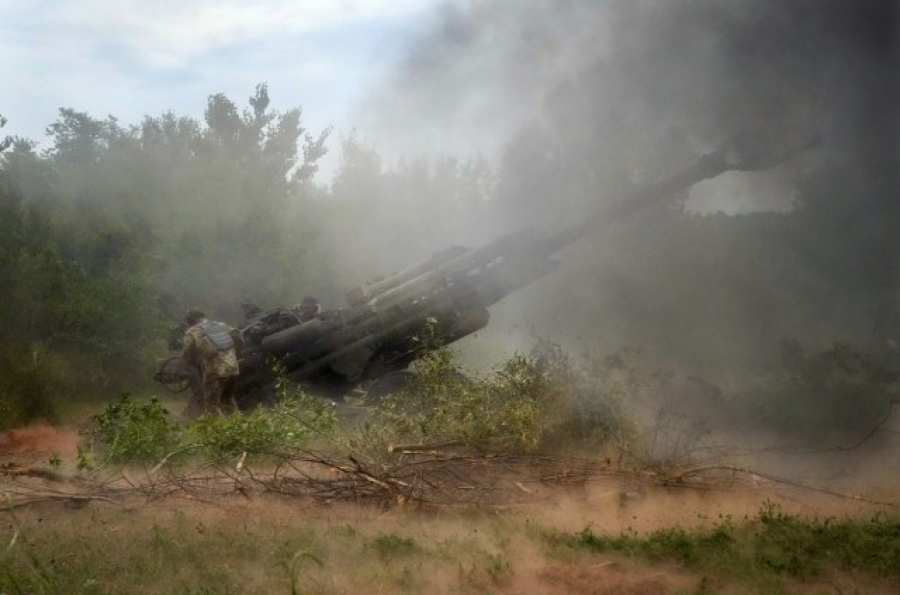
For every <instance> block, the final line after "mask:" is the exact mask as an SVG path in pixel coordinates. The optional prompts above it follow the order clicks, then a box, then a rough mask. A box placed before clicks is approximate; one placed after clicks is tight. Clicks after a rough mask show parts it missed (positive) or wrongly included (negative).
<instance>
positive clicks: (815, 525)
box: [551, 502, 900, 580]
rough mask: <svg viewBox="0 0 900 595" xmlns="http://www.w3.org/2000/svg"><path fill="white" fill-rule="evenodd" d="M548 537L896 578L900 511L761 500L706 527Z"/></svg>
mask: <svg viewBox="0 0 900 595" xmlns="http://www.w3.org/2000/svg"><path fill="white" fill-rule="evenodd" d="M551 541H553V542H556V543H561V544H563V545H564V546H565V547H567V548H571V549H575V550H587V551H591V552H603V553H618V554H624V555H627V556H632V557H638V558H643V559H646V560H649V561H663V560H665V561H673V562H678V563H681V564H684V565H685V566H688V567H690V568H694V569H697V570H701V571H703V572H712V573H717V574H720V575H722V576H729V577H745V578H746V577H765V576H768V577H773V576H775V577H791V578H796V579H801V580H805V579H809V578H813V577H816V576H819V575H820V574H821V573H822V572H823V571H825V570H826V569H838V570H843V571H858V572H864V573H867V574H870V575H872V576H877V577H882V578H888V579H900V519H897V518H889V517H887V516H884V515H880V514H879V515H876V516H874V517H872V518H870V519H867V520H857V519H844V520H838V519H833V518H830V519H825V520H818V519H807V518H803V517H799V516H795V515H790V514H786V513H784V512H782V510H781V508H780V507H779V506H778V505H776V504H772V503H771V502H766V503H764V504H763V505H762V507H761V508H760V510H759V512H758V514H757V515H756V517H754V518H753V519H749V520H747V521H746V522H743V523H740V524H735V523H733V522H732V521H731V520H730V519H724V520H723V521H722V522H720V523H717V524H716V525H715V526H714V527H712V528H711V529H695V530H687V529H683V528H679V527H674V528H665V529H660V530H658V531H653V532H651V533H648V534H645V535H639V534H637V533H635V532H633V531H628V532H624V533H621V534H619V535H605V534H602V533H597V532H595V531H594V530H593V529H592V528H591V527H586V528H585V529H584V530H582V531H579V532H578V533H575V534H573V535H563V536H555V537H552V538H551Z"/></svg>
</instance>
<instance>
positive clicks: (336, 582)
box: [0, 497, 900, 595]
mask: <svg viewBox="0 0 900 595" xmlns="http://www.w3.org/2000/svg"><path fill="white" fill-rule="evenodd" d="M588 511H589V509H588V508H585V512H588ZM535 514H537V516H535ZM540 515H541V511H539V510H537V511H536V510H532V511H529V512H528V516H525V515H520V514H516V513H508V514H504V515H502V516H496V515H491V514H471V513H470V514H453V513H447V514H441V515H437V516H435V515H422V514H411V513H405V512H399V513H390V514H384V513H383V512H382V511H376V510H369V509H365V508H358V507H352V506H344V507H330V506H316V507H313V508H304V507H302V506H300V505H299V504H298V503H297V502H296V501H287V500H282V499H276V498H274V497H271V498H261V499H260V500H259V501H256V502H249V503H248V502H243V501H240V500H238V499H230V500H223V501H220V502H218V503H217V506H210V505H208V504H201V503H197V502H172V503H170V504H168V505H165V504H164V505H160V506H150V507H141V508H137V509H122V508H113V507H109V506H106V505H92V506H91V507H88V508H84V509H80V510H67V509H64V508H63V507H54V508H52V509H51V508H46V509H44V510H38V509H33V510H30V511H27V512H26V511H21V512H19V513H18V514H17V515H15V516H13V515H11V514H10V513H9V512H7V513H5V515H4V516H3V517H2V518H3V524H2V526H0V539H2V542H0V543H2V544H3V554H2V558H0V561H2V565H0V593H4V594H9V595H13V594H24V593H29V594H31V593H39V594H45V593H46V594H55V593H67V594H68V593H75V594H78V593H84V594H116V593H179V594H181V593H184V594H198V595H199V594H216V595H225V594H232V593H234V594H237V593H248V594H255V593H259V594H262V593H266V594H268V593H276V594H277V593H285V594H288V593H290V594H292V595H294V594H296V595H301V594H311V593H316V594H324V595H330V594H335V595H337V594H350V593H362V592H365V593H472V594H475V593H496V592H507V591H508V592H525V593H535V594H538V595H540V594H547V595H549V594H555V593H575V594H579V593H593V592H597V591H596V590H592V589H596V585H597V584H612V585H616V584H619V583H616V581H620V584H621V585H622V588H623V590H624V591H626V592H637V591H633V590H632V591H627V589H626V587H628V585H632V586H633V585H635V584H645V585H649V586H648V588H651V587H652V588H651V590H653V592H660V593H685V594H687V593H729V594H730V593H791V592H798V591H799V590H798V589H797V587H798V585H800V586H803V585H806V586H807V587H809V586H811V587H810V588H807V589H806V590H802V592H804V593H819V592H822V593H825V592H828V593H834V592H837V591H835V590H834V589H831V588H828V587H827V586H828V585H829V584H831V583H829V581H830V580H831V579H832V578H834V576H835V575H836V574H837V575H840V577H841V580H842V581H843V582H842V583H841V584H844V585H847V584H849V585H851V587H852V588H845V590H844V591H843V592H848V593H852V592H858V593H889V592H892V589H896V587H897V584H898V582H897V581H898V579H900V572H898V566H897V560H898V558H897V555H898V548H900V545H898V542H900V540H898V536H897V531H898V523H897V520H896V519H890V518H888V517H885V516H882V515H879V516H875V517H871V518H866V519H849V518H848V519H843V520H837V519H827V520H823V521H818V520H809V519H805V518H801V517H798V516H794V515H789V514H785V513H783V512H782V511H781V510H780V509H779V508H778V507H777V506H775V505H773V504H771V503H767V504H765V505H764V506H763V507H762V508H761V509H760V511H759V513H758V514H757V516H756V517H753V518H748V519H747V520H745V521H743V522H741V523H734V522H732V521H731V520H730V518H729V517H727V516H725V517H722V518H721V519H720V521H719V522H718V523H716V524H715V525H713V526H712V527H704V528H696V529H689V528H678V527H675V528H672V527H669V528H662V529H659V530H657V531H653V532H649V533H647V534H643V535H638V534H636V533H634V532H632V531H626V532H624V533H621V534H619V535H604V534H602V533H600V532H597V531H595V530H593V529H592V527H587V528H585V529H583V530H581V531H574V532H565V531H558V530H548V529H545V528H543V529H542V528H539V527H546V526H550V525H551V524H552V523H553V521H551V520H550V518H549V517H547V518H546V519H544V520H542V519H541V517H540ZM623 555H624V556H625V561H619V562H614V563H613V562H611V561H615V560H617V559H619V560H623V559H622V558H621V557H622V556H623ZM642 561H643V562H642ZM610 563H613V564H614V565H613V566H608V565H609V564H610ZM645 563H649V564H651V565H652V568H649V569H648V568H647V567H646V566H644V564H645ZM662 574H665V575H666V577H673V578H671V580H670V579H669V578H664V579H660V578H658V577H659V576H660V575H662ZM647 577H657V578H647ZM641 581H644V582H641ZM647 581H650V582H647ZM872 585H875V586H876V588H873V587H872ZM819 587H821V588H820V589H819V590H815V589H816V588H819ZM630 588H634V587H630ZM854 589H856V590H855V591H854ZM610 592H616V591H614V590H613V591H610Z"/></svg>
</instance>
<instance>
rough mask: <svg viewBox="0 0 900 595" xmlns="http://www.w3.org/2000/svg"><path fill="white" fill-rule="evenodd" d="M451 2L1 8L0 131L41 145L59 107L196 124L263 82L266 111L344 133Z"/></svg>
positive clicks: (32, 4) (43, 1)
mask: <svg viewBox="0 0 900 595" xmlns="http://www.w3.org/2000/svg"><path fill="white" fill-rule="evenodd" d="M448 4H449V2H447V1H446V0H302V1H298V0H267V1H265V2H246V1H245V0H190V1H187V0H180V1H175V0H144V1H142V2H136V1H133V0H79V1H74V0H33V1H31V0H29V1H28V2H22V1H21V0H0V81H3V89H4V92H3V93H2V95H0V114H2V115H3V116H4V117H5V118H6V119H7V120H8V123H7V125H6V128H5V130H4V131H3V132H4V134H10V135H15V136H21V137H25V138H29V139H31V140H34V141H38V142H39V143H40V144H39V145H38V146H39V148H42V147H46V142H43V143H42V142H41V141H44V139H45V129H46V127H47V126H48V125H49V124H51V123H52V122H54V121H55V120H56V117H57V114H58V110H59V108H62V107H65V108H71V109H75V110H77V111H83V112H87V113H89V114H90V115H91V116H92V117H95V118H105V117H106V116H107V115H112V116H115V117H116V118H118V119H119V122H120V123H121V124H123V125H129V124H137V123H139V122H140V120H141V119H142V118H143V116H145V115H153V116H158V115H160V114H162V113H164V112H166V111H170V110H171V111H173V112H174V113H175V114H177V115H179V116H192V117H195V118H198V119H201V118H202V117H203V110H204V108H205V106H206V99H207V97H208V96H209V95H212V94H215V93H224V94H225V95H226V96H228V97H229V98H230V99H232V100H233V101H235V102H236V103H237V104H238V105H239V106H246V105H247V98H248V97H249V96H250V95H251V94H252V93H253V90H254V88H255V86H256V85H257V84H258V83H267V84H268V86H269V95H270V98H271V100H272V107H273V108H274V109H276V110H279V111H286V110H288V109H291V108H294V107H297V106H300V107H301V108H302V109H303V122H304V124H305V125H306V126H307V128H308V130H309V131H310V132H312V133H313V134H317V133H318V132H319V131H320V130H322V129H324V128H326V127H329V126H332V127H334V135H335V137H339V136H340V135H346V134H349V133H350V131H351V128H352V127H353V126H354V121H353V114H354V112H355V110H356V106H357V104H358V103H359V102H360V101H361V100H362V98H363V97H364V96H365V95H366V93H367V92H368V90H369V89H371V88H372V87H374V86H377V85H378V84H379V81H381V80H382V79H383V77H385V76H386V73H387V72H388V71H389V70H390V69H391V68H392V65H393V64H394V63H395V62H396V61H397V60H399V59H400V58H401V57H402V56H403V55H404V53H405V52H406V50H407V47H408V45H409V44H410V43H412V42H413V40H414V39H415V38H416V36H417V35H419V34H421V32H422V31H426V30H428V28H429V27H430V26H431V24H432V23H433V20H434V19H435V18H437V15H439V14H440V10H441V9H442V7H445V6H446V5H448ZM335 137H333V138H335ZM330 146H331V147H332V149H334V146H335V142H334V140H332V141H331V143H330ZM333 153H334V150H332V155H333Z"/></svg>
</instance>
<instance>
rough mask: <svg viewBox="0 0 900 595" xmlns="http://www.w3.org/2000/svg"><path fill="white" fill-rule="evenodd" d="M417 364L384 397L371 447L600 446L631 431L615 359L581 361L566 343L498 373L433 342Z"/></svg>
mask: <svg viewBox="0 0 900 595" xmlns="http://www.w3.org/2000/svg"><path fill="white" fill-rule="evenodd" d="M425 343H427V341H426V342H425ZM551 347H552V348H551ZM610 361H611V360H610ZM415 366H416V371H417V374H415V375H414V376H413V377H412V379H411V380H410V382H409V383H408V384H407V386H405V387H404V388H403V389H402V390H401V391H399V392H398V393H396V394H394V395H390V396H388V397H386V398H385V399H384V400H383V401H382V402H381V403H379V406H378V408H377V410H376V412H375V413H374V414H373V416H372V418H371V419H370V420H369V422H368V423H367V425H366V427H365V429H364V430H363V436H362V437H363V438H364V439H365V440H367V441H368V442H369V445H370V446H374V447H375V448H377V449H383V448H384V447H385V446H387V445H388V444H390V443H394V444H396V443H398V442H403V443H418V444H423V443H424V444H433V443H446V442H452V443H459V444H462V445H465V446H469V447H474V448H477V449H479V450H481V451H485V452H494V453H497V452H535V451H538V450H541V449H543V448H545V447H547V446H550V445H551V443H552V445H557V444H560V443H571V442H572V441H577V443H578V444H579V445H581V446H590V447H591V448H597V447H601V446H603V445H606V444H608V443H609V442H610V441H612V440H615V439H626V438H627V437H629V436H630V423H629V422H628V421H627V419H626V416H625V413H624V409H623V407H622V405H621V400H620V399H621V397H622V396H623V395H624V393H625V392H627V387H626V386H625V385H621V386H620V385H619V384H617V383H616V382H614V381H613V380H612V376H611V372H610V370H612V368H613V367H614V366H612V365H611V364H610V365H607V366H606V367H605V368H603V367H597V366H594V367H591V366H581V367H577V366H573V365H572V364H571V363H570V361H569V359H568V357H566V356H565V354H564V353H563V352H562V350H561V349H559V348H558V347H555V346H548V345H543V346H539V348H536V349H535V351H534V352H533V353H532V354H531V355H528V356H525V355H521V354H518V355H515V356H513V357H512V358H510V359H508V360H506V361H505V362H503V363H502V364H501V365H500V366H499V368H498V369H497V370H495V371H494V372H492V373H490V374H487V375H484V376H480V377H479V376H468V375H466V374H465V373H464V372H463V370H462V369H461V368H460V366H459V364H458V363H457V359H456V357H455V354H454V352H453V351H451V350H450V349H448V348H447V347H445V346H437V347H434V346H429V348H428V349H425V350H423V353H422V354H421V355H420V357H419V359H418V360H417V361H416V364H415ZM596 374H599V376H595V375H596ZM613 387H616V390H613Z"/></svg>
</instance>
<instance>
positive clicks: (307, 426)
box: [86, 392, 337, 463]
mask: <svg viewBox="0 0 900 595" xmlns="http://www.w3.org/2000/svg"><path fill="white" fill-rule="evenodd" d="M336 425H337V419H336V417H335V413H334V410H333V408H332V406H331V405H330V403H328V402H327V401H324V400H322V399H317V398H315V397H312V396H310V395H307V394H305V393H302V392H296V393H282V394H280V395H279V399H278V401H277V403H276V404H275V405H274V406H272V407H271V408H262V407H260V408H257V409H255V410H253V411H252V412H250V413H247V414H234V415H228V416H219V415H205V416H203V417H200V418H198V419H196V420H192V421H190V422H188V423H187V424H186V425H185V426H183V427H182V426H179V425H178V424H177V423H176V422H175V421H174V419H173V418H172V417H171V416H170V414H169V412H168V410H166V408H165V407H163V406H162V404H161V403H160V402H159V401H158V400H157V399H156V398H155V397H154V398H151V399H149V400H148V401H145V402H138V401H135V400H133V399H132V398H131V397H130V396H129V395H127V394H126V395H124V396H123V397H122V399H121V400H120V401H119V402H118V403H115V404H112V405H108V406H107V407H106V408H105V409H104V410H103V412H102V413H100V415H98V416H97V418H96V420H95V422H94V424H93V426H92V427H91V428H90V429H89V430H88V431H87V432H86V433H87V434H88V436H89V437H90V440H91V446H92V448H91V451H92V452H93V453H94V455H95V457H97V458H98V460H99V461H100V462H101V463H129V462H143V463H148V462H158V461H160V460H162V459H163V458H164V457H167V456H169V455H172V454H173V453H174V454H176V455H178V456H176V457H170V459H169V460H173V458H174V459H175V460H178V459H184V458H185V457H187V456H197V455H200V456H207V457H214V458H219V457H223V456H227V455H229V454H236V453H243V452H247V453H250V454H263V455H270V454H279V453H280V452H281V451H283V450H285V449H289V448H296V447H300V446H303V445H304V444H306V443H308V442H309V441H310V439H311V438H312V437H314V436H317V435H328V434H330V433H331V432H333V430H334V429H335V427H336Z"/></svg>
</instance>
